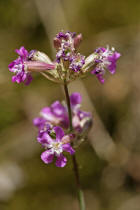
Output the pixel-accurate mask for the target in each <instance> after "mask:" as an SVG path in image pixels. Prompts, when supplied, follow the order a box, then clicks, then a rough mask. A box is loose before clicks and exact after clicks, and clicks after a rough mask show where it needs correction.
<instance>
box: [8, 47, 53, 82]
mask: <svg viewBox="0 0 140 210" xmlns="http://www.w3.org/2000/svg"><path fill="white" fill-rule="evenodd" d="M35 52H36V51H35V50H32V51H30V52H28V51H27V50H26V49H25V48H24V47H20V49H19V50H18V49H17V50H16V53H17V54H18V55H19V57H18V58H17V59H16V60H14V61H13V62H12V63H10V64H9V66H8V67H9V70H10V71H11V72H13V73H14V74H15V75H14V76H13V77H12V81H13V82H17V83H21V82H23V83H24V84H25V85H28V84H30V82H31V81H32V76H31V72H32V71H44V70H48V69H54V67H55V66H54V64H48V63H45V62H40V61H32V58H33V54H34V53H35Z"/></svg>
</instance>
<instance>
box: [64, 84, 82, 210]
mask: <svg viewBox="0 0 140 210" xmlns="http://www.w3.org/2000/svg"><path fill="white" fill-rule="evenodd" d="M64 92H65V98H66V103H67V108H68V116H69V133H71V132H72V131H73V126H72V111H71V105H70V97H69V91H68V86H67V82H66V81H64ZM72 162H73V170H74V175H75V180H76V186H77V192H78V199H79V205H80V210H85V209H86V208H85V199H84V194H83V191H82V188H81V183H80V175H79V167H78V163H77V160H76V155H75V154H73V155H72Z"/></svg>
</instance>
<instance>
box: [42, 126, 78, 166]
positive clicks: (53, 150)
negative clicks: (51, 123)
mask: <svg viewBox="0 0 140 210" xmlns="http://www.w3.org/2000/svg"><path fill="white" fill-rule="evenodd" d="M53 130H54V134H55V138H54V137H53V138H52V137H51V134H50V135H49V134H48V132H46V133H44V135H43V137H42V142H40V143H42V145H43V146H44V147H45V149H46V150H45V152H43V153H42V154H41V159H42V160H43V162H44V163H46V164H49V163H51V162H52V161H53V159H54V157H56V162H55V164H56V166H57V167H64V166H65V165H66V163H67V158H66V157H65V156H64V155H63V152H64V151H66V152H68V153H70V155H73V154H74V152H75V151H74V149H73V148H72V147H71V145H70V143H68V142H67V141H66V138H67V139H68V135H67V136H66V135H65V134H64V131H63V129H62V128H61V127H58V126H56V127H54V128H53Z"/></svg>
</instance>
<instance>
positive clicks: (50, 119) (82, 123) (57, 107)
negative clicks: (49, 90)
mask: <svg viewBox="0 0 140 210" xmlns="http://www.w3.org/2000/svg"><path fill="white" fill-rule="evenodd" d="M81 101H82V97H81V95H80V94H79V93H77V92H75V93H73V94H71V96H70V102H71V109H72V124H73V127H74V130H75V132H76V133H79V132H81V131H82V130H83V129H84V128H85V127H86V125H87V124H88V123H89V122H91V121H92V116H91V113H89V112H85V111H82V110H80V107H81ZM33 122H34V125H35V126H37V127H38V128H39V131H40V130H44V129H45V130H46V124H47V123H51V124H52V125H55V126H58V125H59V126H61V127H63V128H64V129H68V128H69V118H68V110H67V106H66V104H62V103H60V102H59V101H55V102H54V103H53V104H52V105H51V106H50V107H44V108H43V109H42V110H41V112H40V117H37V118H35V119H34V121H33ZM39 133H40V132H39Z"/></svg>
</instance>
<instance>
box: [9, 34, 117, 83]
mask: <svg viewBox="0 0 140 210" xmlns="http://www.w3.org/2000/svg"><path fill="white" fill-rule="evenodd" d="M81 41H82V35H81V34H78V35H76V33H75V32H69V31H66V32H64V31H61V32H59V33H58V34H57V35H56V37H55V38H54V40H53V43H54V47H55V49H56V57H55V60H54V61H53V62H52V61H51V60H50V58H49V57H48V56H47V55H46V54H45V53H43V52H40V51H37V50H31V51H30V52H28V51H27V50H26V49H25V48H24V47H21V48H20V49H19V50H16V53H17V54H18V55H19V57H18V58H17V59H16V60H14V61H13V62H12V63H11V64H10V65H9V70H10V71H11V72H13V73H15V75H14V76H13V77H12V81H13V82H17V83H21V82H24V83H25V84H29V83H30V82H31V80H32V76H31V72H41V73H42V74H43V76H45V77H46V78H47V79H49V80H51V81H53V82H57V83H61V84H64V83H69V82H71V81H73V80H75V79H76V78H82V77H84V76H86V75H87V74H88V73H89V72H91V74H94V75H96V77H97V78H98V79H99V81H100V82H101V83H104V81H105V79H104V74H105V72H106V70H108V71H109V72H110V73H111V74H114V73H115V71H116V62H117V60H118V59H119V57H120V53H118V52H116V51H115V49H114V48H111V49H109V47H107V48H103V47H100V48H98V49H96V50H95V51H94V53H92V54H90V55H89V56H87V57H86V56H84V55H82V54H81V53H79V52H78V50H77V49H78V47H79V45H80V43H81ZM47 70H50V71H47Z"/></svg>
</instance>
